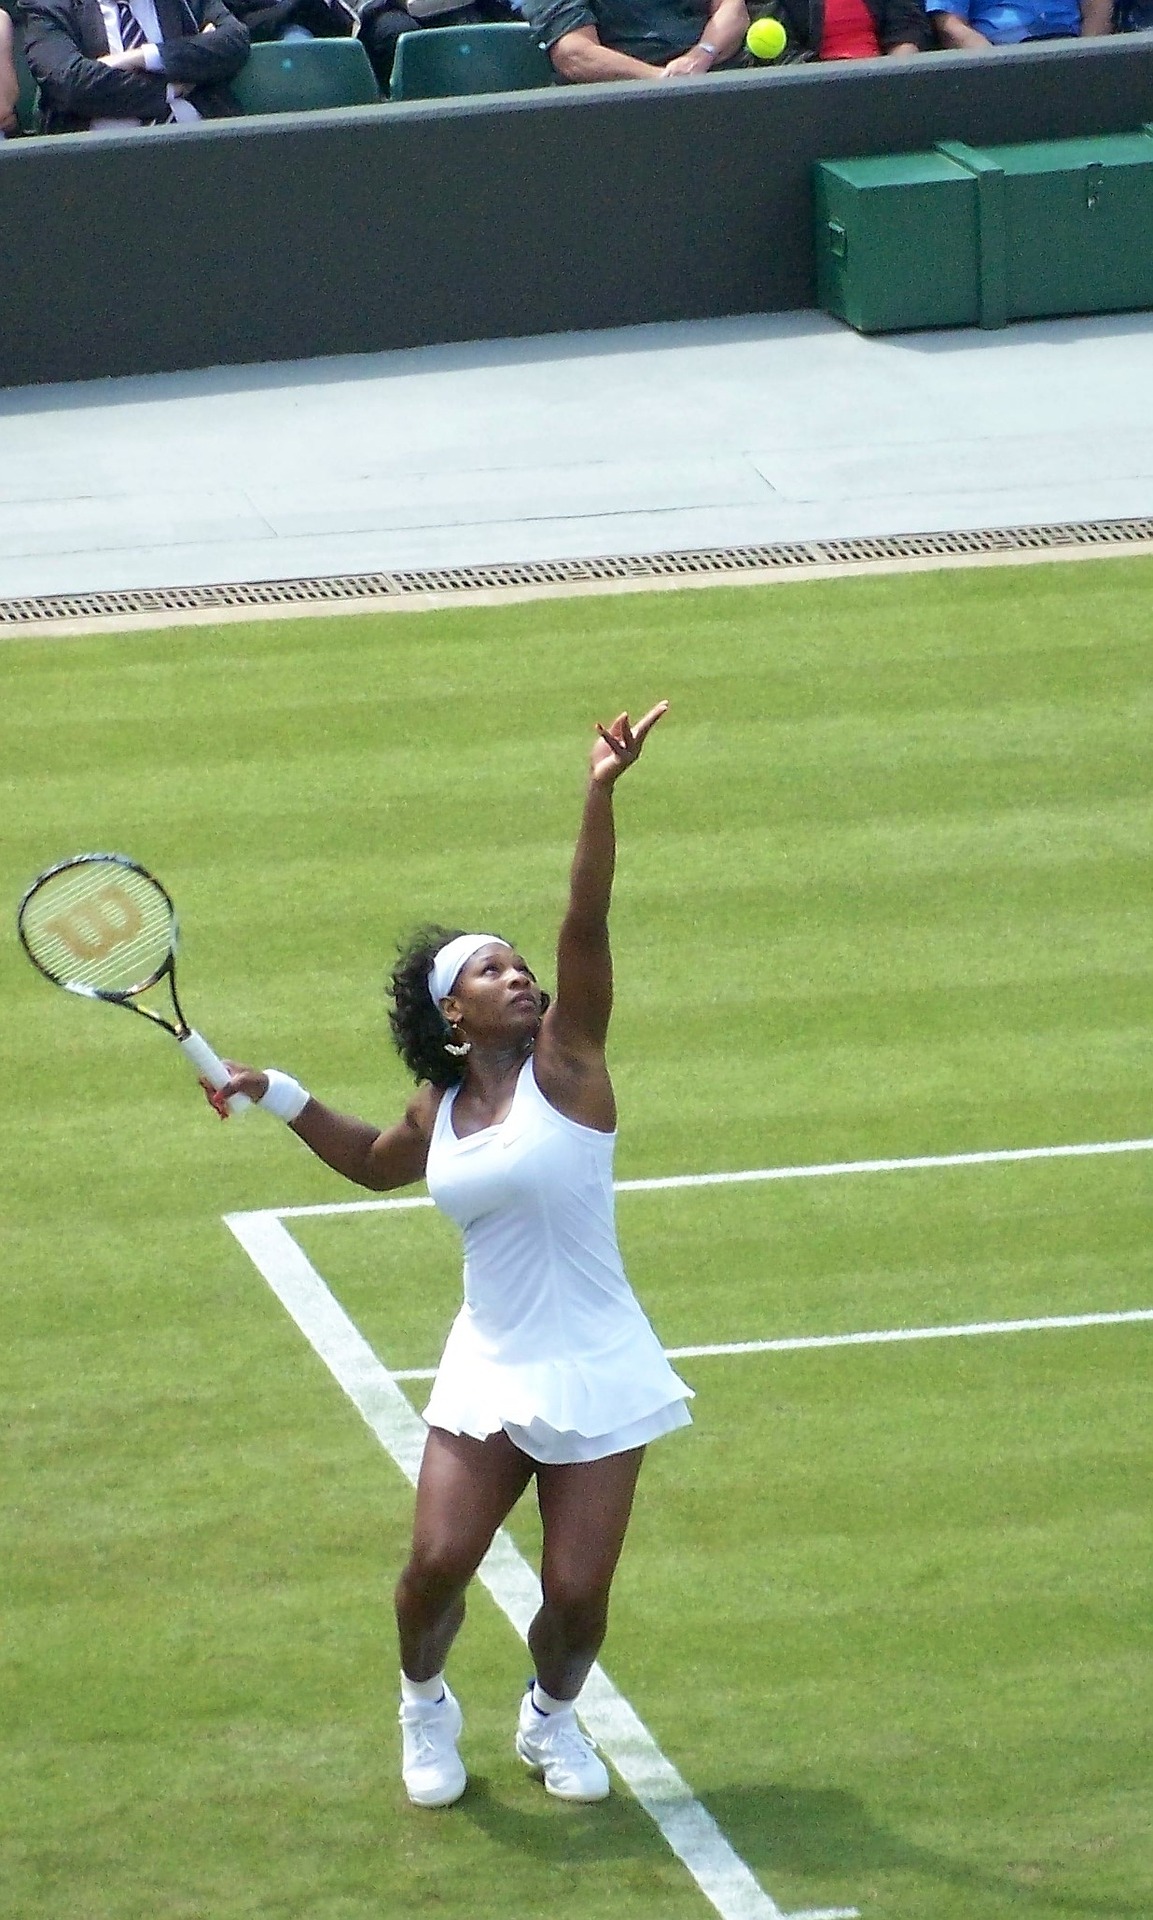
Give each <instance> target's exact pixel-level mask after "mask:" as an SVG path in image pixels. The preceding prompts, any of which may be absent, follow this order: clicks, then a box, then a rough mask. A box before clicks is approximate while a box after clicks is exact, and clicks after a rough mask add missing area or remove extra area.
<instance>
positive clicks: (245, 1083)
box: [200, 1060, 268, 1120]
mask: <svg viewBox="0 0 1153 1920" xmlns="http://www.w3.org/2000/svg"><path fill="white" fill-rule="evenodd" d="M224 1064H225V1066H226V1067H227V1068H228V1072H229V1080H228V1083H227V1085H226V1086H223V1087H214V1086H212V1085H210V1083H209V1082H208V1081H207V1080H202V1081H201V1082H200V1084H201V1086H202V1087H203V1088H204V1097H205V1099H206V1100H207V1102H208V1104H209V1106H210V1107H211V1108H212V1109H213V1111H214V1112H215V1113H218V1114H219V1115H220V1118H221V1119H222V1120H229V1119H231V1117H232V1116H231V1115H230V1113H229V1111H228V1105H227V1103H228V1101H229V1100H231V1099H232V1098H233V1095H234V1094H237V1093H246V1094H247V1095H248V1098H249V1099H250V1100H251V1101H252V1102H253V1103H254V1104H255V1102H256V1101H257V1100H263V1098H264V1096H265V1094H266V1093H267V1092H268V1075H267V1074H266V1073H258V1072H257V1070H256V1068H255V1067H242V1066H240V1065H239V1064H238V1063H237V1062H236V1061H235V1060H226V1061H225V1062H224Z"/></svg>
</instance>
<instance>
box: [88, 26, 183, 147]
mask: <svg viewBox="0 0 1153 1920" xmlns="http://www.w3.org/2000/svg"><path fill="white" fill-rule="evenodd" d="M129 4H130V6H131V9H132V12H133V14H134V16H135V18H136V20H137V21H138V23H139V25H140V28H141V30H142V32H143V34H144V38H145V42H146V45H145V48H144V68H145V72H147V73H163V71H164V63H163V61H162V59H161V57H160V41H161V38H162V35H161V32H160V21H159V19H158V18H157V13H156V0H129ZM100 11H101V13H102V15H103V17H104V31H105V33H106V34H107V36H108V51H109V53H123V52H124V42H123V40H122V39H121V38H120V15H119V12H118V11H117V6H116V0H100ZM166 91H167V94H168V104H169V105H170V107H171V108H172V112H173V116H174V118H175V119H177V120H186V121H187V120H199V119H200V115H199V114H198V113H197V111H196V108H195V107H194V106H193V104H192V102H191V100H186V99H185V98H184V96H183V94H179V93H175V92H174V91H173V89H172V88H171V87H168V88H167V89H166ZM141 124H142V123H141V122H140V121H139V120H134V119H132V118H131V117H130V116H128V115H125V114H121V115H120V116H119V118H118V119H115V120H93V122H92V130H93V132H98V131H99V130H100V129H101V128H107V129H108V131H109V132H115V131H116V130H117V129H118V128H121V127H138V126H140V125H141Z"/></svg>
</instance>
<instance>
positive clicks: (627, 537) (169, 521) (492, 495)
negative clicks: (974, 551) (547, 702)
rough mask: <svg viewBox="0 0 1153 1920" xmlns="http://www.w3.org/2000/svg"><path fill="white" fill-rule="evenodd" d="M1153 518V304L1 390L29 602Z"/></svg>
mask: <svg viewBox="0 0 1153 1920" xmlns="http://www.w3.org/2000/svg"><path fill="white" fill-rule="evenodd" d="M1150 512H1153V315H1149V314H1123V315H1115V316H1103V317H1098V318H1092V319H1078V320H1061V321H1050V322H1044V323H1037V324H1030V325H1023V326H1016V327H1010V328H1006V329H1005V330H1004V331H1002V332H997V333H987V334H986V333H981V332H979V331H975V330H974V331H966V332H952V333H934V334H904V335H893V336H889V337H887V338H884V339H868V340H867V339H863V338H861V337H860V336H859V335H857V334H854V333H853V332H852V331H851V330H849V329H848V328H845V327H842V326H840V325H839V324H838V323H837V322H835V321H832V320H829V319H827V318H826V317H825V316H823V315H821V314H813V313H799V314H773V315H765V316H752V317H744V318H739V319H733V320H721V321H705V322H693V323H678V324H669V325H664V326H650V327H635V328H629V329H625V330H622V331H620V332H613V333H598V334H569V335H556V336H550V337H547V338H539V339H531V340H516V341H497V342H478V343H476V344H475V345H470V346H455V347H427V348H419V349H413V350H411V351H407V352H397V353H386V354H367V355H358V356H347V357H343V358H339V359H330V360H319V361H307V362H295V363H289V364H285V365H276V366H261V367H248V368H218V369H209V370H207V371H202V372H197V373H185V374H165V375H156V376H153V377H151V378H140V379H130V380H111V381H91V382H84V383H82V384H77V385H74V386H59V387H38V388H27V387H26V388H14V389H9V390H7V391H3V392H0V595H5V596H7V595H14V594H35V593H62V592H76V591H84V590H95V589H100V588H104V589H115V588H127V587H135V586H176V585H186V584H193V583H202V582H215V581H226V580H257V579H275V578H280V577H286V576H295V575H302V574H315V573H321V574H324V573H338V572H348V571H372V570H375V569H378V568H403V567H420V566H445V565H454V564H456V565H468V564H478V563H483V562H496V561H509V560H528V559H549V558H561V557H572V556H579V555H590V554H598V553H607V552H628V551H643V550H652V549H667V548H674V547H691V546H711V545H734V544H747V543H756V542H763V541H773V540H791V539H803V538H835V537H851V536H853V535H859V534H870V533H911V532H920V531H932V530H942V529H951V528H957V527H972V526H983V525H999V524H1005V523H1016V522H1024V521H1046V520H1072V519H1099V518H1113V517H1118V516H1125V515H1130V514H1148V513H1150Z"/></svg>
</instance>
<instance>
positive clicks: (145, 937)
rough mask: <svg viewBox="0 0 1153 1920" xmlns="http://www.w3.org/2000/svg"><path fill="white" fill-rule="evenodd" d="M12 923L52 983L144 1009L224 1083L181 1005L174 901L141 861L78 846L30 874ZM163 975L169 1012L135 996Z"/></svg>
mask: <svg viewBox="0 0 1153 1920" xmlns="http://www.w3.org/2000/svg"><path fill="white" fill-rule="evenodd" d="M16 926H17V931H18V932H19V935H20V940H21V943H22V945H23V948H24V951H25V953H26V954H27V955H28V958H29V959H30V960H31V962H32V964H33V966H34V967H36V968H38V969H39V971H40V972H41V973H42V974H43V975H44V977H45V979H46V980H51V982H52V984H53V986H56V987H63V988H64V989H65V990H66V992H68V993H80V994H83V995H84V996H85V998H86V999H89V1000H107V1001H109V1002H110V1004H111V1005H112V1006H115V1007H127V1008H128V1011H129V1012H130V1013H139V1014H142V1015H143V1017H144V1018H145V1019H146V1020H151V1021H152V1022H153V1023H154V1024H155V1025H156V1026H158V1027H163V1028H164V1030H165V1032H166V1033H170V1034H171V1035H172V1036H173V1038H174V1039H175V1040H177V1041H179V1043H180V1045H181V1047H182V1048H183V1050H184V1052H185V1054H186V1055H187V1056H188V1058H189V1060H191V1062H192V1064H193V1066H194V1067H195V1068H196V1071H197V1072H198V1073H199V1074H200V1075H202V1077H203V1078H204V1079H205V1080H207V1081H208V1082H209V1084H210V1085H211V1086H214V1087H224V1086H227V1085H228V1081H229V1079H230V1078H231V1076H230V1074H229V1072H228V1068H227V1067H226V1066H225V1065H224V1062H223V1061H222V1060H220V1059H219V1058H218V1057H217V1055H216V1054H215V1053H214V1052H213V1051H212V1048H211V1047H210V1046H209V1044H208V1042H207V1040H205V1039H204V1038H203V1037H202V1035H200V1034H199V1033H194V1032H193V1030H192V1028H191V1027H190V1026H189V1024H188V1022H187V1020H186V1019H185V1018H184V1015H183V1013H182V1011H181V1008H180V1001H179V1000H178V999H177V996H176V942H177V927H176V909H175V907H174V906H173V904H172V901H171V899H170V898H169V896H168V894H167V892H166V891H165V889H164V888H163V887H162V886H161V884H160V882H159V880H157V878H156V876H155V874H151V873H149V872H148V870H147V868H146V867H142V866H140V865H139V864H138V863H137V862H136V861H135V860H129V859H128V857H127V855H126V854H123V853H78V854H77V855H76V856H75V857H74V858H73V859H71V860H62V861H60V863H59V865H58V866H55V867H49V868H47V870H46V871H45V872H44V873H41V874H39V875H38V876H37V877H36V879H35V880H34V881H33V882H32V885H31V886H30V887H29V889H28V891H27V893H26V894H25V895H24V898H23V899H22V900H21V902H20V907H19V910H18V912H17V915H16ZM162 980H167V982H168V993H169V998H170V999H171V1001H172V1014H173V1018H172V1019H171V1020H169V1019H167V1018H166V1017H165V1015H164V1014H162V1013H159V1012H157V1010H156V1009H155V1008H154V1007H145V1006H139V1005H138V1004H137V1001H138V997H139V995H140V994H142V993H147V991H148V989H149V988H150V987H155V986H158V985H159V984H160V982H161V981H162ZM248 1104H249V1102H248V1100H247V1099H246V1098H245V1096H244V1094H242V1093H238V1094H236V1095H234V1097H233V1098H232V1099H231V1100H230V1101H229V1102H228V1106H229V1110H230V1111H231V1112H233V1113H239V1111H240V1109H241V1108H242V1107H246V1106H248Z"/></svg>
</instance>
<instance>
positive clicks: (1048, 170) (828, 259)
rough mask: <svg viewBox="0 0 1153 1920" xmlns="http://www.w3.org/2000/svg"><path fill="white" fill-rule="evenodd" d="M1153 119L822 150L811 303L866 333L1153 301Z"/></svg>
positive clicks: (1001, 321)
mask: <svg viewBox="0 0 1153 1920" xmlns="http://www.w3.org/2000/svg"><path fill="white" fill-rule="evenodd" d="M1151 133H1153V128H1146V129H1144V130H1143V131H1142V132H1140V133H1118V134H1101V135H1097V136H1089V137H1085V138H1082V139H1078V140H1051V141H1045V142H1042V143H1039V144H1034V145H1031V146H1015V147H992V148H990V149H989V150H988V151H987V152H981V151H978V149H976V148H975V147H967V146H964V145H963V144H962V143H961V142H960V141H952V140H943V141H941V142H939V143H938V145H937V147H936V148H935V149H934V151H933V152H932V153H905V154H880V155H877V156H874V157H870V158H867V159H860V160H824V161H821V162H819V163H818V165H817V167H816V168H815V178H814V200H815V213H816V233H815V240H816V255H817V303H818V305H819V306H821V307H823V308H824V310H825V312H826V313H831V314H834V315H836V317H837V318H838V319H840V320H847V321H848V323H849V325H850V326H853V327H856V328H857V329H858V330H859V331H860V332H861V333H887V332H894V331H896V330H898V329H900V328H913V327H917V328H920V327H965V326H975V325H976V326H982V327H1003V326H1004V325H1005V323H1006V321H1008V320H1027V319H1039V318H1041V317H1042V316H1051V315H1054V314H1062V313H1115V312H1118V311H1121V310H1123V309H1125V308H1133V307H1153V137H1150V136H1151Z"/></svg>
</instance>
